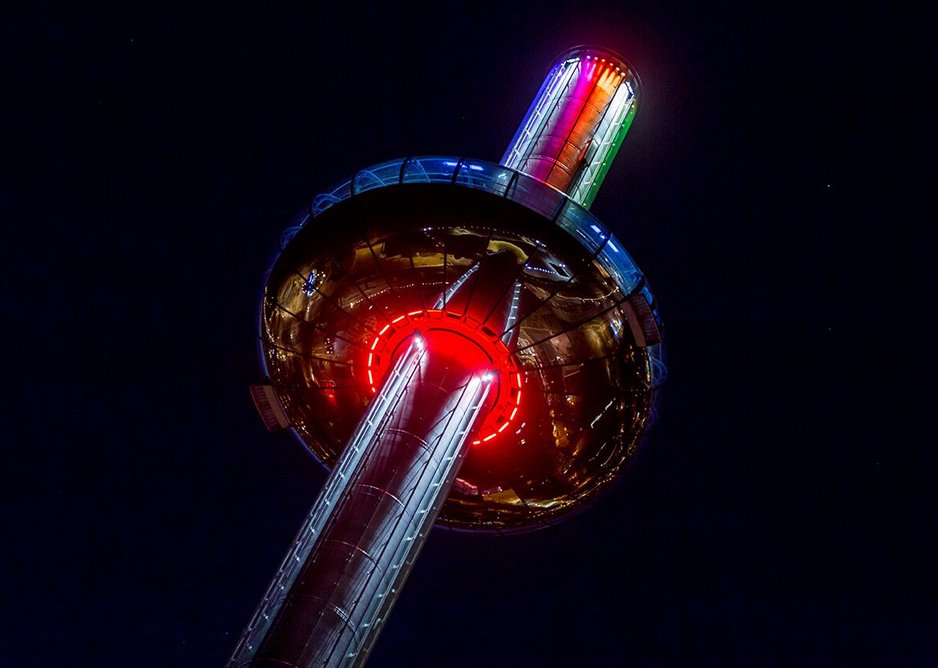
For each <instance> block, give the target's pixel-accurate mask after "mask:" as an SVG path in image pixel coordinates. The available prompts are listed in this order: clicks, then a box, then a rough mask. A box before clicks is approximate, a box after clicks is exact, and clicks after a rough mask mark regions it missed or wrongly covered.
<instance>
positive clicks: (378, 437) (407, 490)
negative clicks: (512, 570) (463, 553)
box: [228, 338, 489, 668]
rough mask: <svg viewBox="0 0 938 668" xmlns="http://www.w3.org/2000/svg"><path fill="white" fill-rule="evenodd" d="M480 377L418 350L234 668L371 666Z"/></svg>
mask: <svg viewBox="0 0 938 668" xmlns="http://www.w3.org/2000/svg"><path fill="white" fill-rule="evenodd" d="M484 372H485V370H484V369H482V370H480V369H472V368H466V366H464V365H462V364H461V363H460V361H459V360H458V359H455V358H453V357H451V356H445V355H435V354H434V353H433V351H430V350H427V349H426V348H425V344H424V343H423V342H422V340H421V339H419V338H415V339H414V340H413V341H412V343H411V345H410V347H409V348H408V349H407V350H406V351H405V352H404V353H403V354H402V355H401V356H400V357H399V358H398V360H397V362H396V364H395V366H394V368H393V369H392V371H391V372H390V373H389V374H388V376H387V378H386V380H385V381H384V383H383V385H382V387H381V389H380V391H379V392H378V394H377V395H376V397H375V398H374V399H373V400H372V403H371V404H370V405H369V408H368V410H367V411H366V413H365V415H364V417H363V418H362V420H361V422H360V423H359V425H358V427H357V428H356V431H355V433H354V434H353V436H352V438H351V439H350V441H349V444H348V446H347V447H346V448H345V450H344V451H343V453H342V455H341V456H340V458H339V461H338V462H337V464H336V466H335V468H334V469H333V471H332V474H331V475H330V476H329V479H328V480H327V481H326V485H325V487H324V488H323V491H322V493H321V494H320V496H319V498H318V499H317V501H316V504H315V505H314V506H313V510H312V511H311V513H310V515H309V517H308V518H307V521H306V523H305V524H304V526H303V528H302V530H301V531H300V534H299V536H298V537H297V540H296V542H295V544H294V547H293V549H292V550H291V551H290V552H289V553H288V554H287V557H286V559H285V560H284V563H283V566H282V567H281V569H280V571H279V572H278V574H277V576H276V577H275V578H274V581H273V582H272V583H271V586H270V588H269V590H268V593H267V596H265V598H264V601H263V602H262V603H261V605H260V607H259V608H258V610H257V612H256V613H255V616H254V618H253V620H252V622H251V624H250V625H249V626H248V628H247V630H246V631H245V633H244V636H243V637H242V639H241V642H240V643H239V644H238V647H237V648H236V649H235V652H234V655H233V656H232V658H231V661H230V662H229V664H228V665H229V667H231V668H240V667H243V666H253V667H261V666H263V667H274V666H276V667H277V668H283V666H296V667H302V668H312V667H313V666H316V667H317V668H320V667H323V666H328V667H330V668H331V667H339V666H342V667H344V668H349V667H357V666H361V665H363V664H364V662H365V659H366V658H367V656H368V653H369V652H370V650H371V648H372V646H373V645H374V642H375V640H376V639H377V636H378V633H379V632H380V630H381V627H382V625H383V623H384V621H385V619H386V618H387V615H388V613H389V612H390V609H391V607H392V606H393V604H394V601H395V600H396V598H397V594H398V593H399V592H400V590H401V587H402V585H403V583H404V581H405V579H406V578H407V575H408V574H409V572H410V569H411V566H412V565H413V563H414V560H415V559H416V557H417V554H418V553H419V551H420V549H421V547H422V546H423V543H424V541H425V539H426V537H427V535H428V533H429V531H430V528H431V527H432V525H433V522H434V520H435V519H436V516H437V514H438V513H439V510H440V507H441V506H442V504H443V502H444V501H445V500H446V497H447V495H448V494H449V491H450V489H451V487H452V484H453V481H454V479H455V476H456V473H457V472H458V470H459V465H460V464H461V462H462V460H463V458H464V457H465V454H466V451H467V449H468V444H469V443H470V437H471V435H472V431H473V427H474V425H475V423H476V421H477V418H478V417H480V416H481V415H482V414H483V413H484V411H483V406H484V404H485V400H486V397H487V395H488V391H489V381H488V379H487V378H486V377H485V375H484Z"/></svg>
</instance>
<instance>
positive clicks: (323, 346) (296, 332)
mask: <svg viewBox="0 0 938 668" xmlns="http://www.w3.org/2000/svg"><path fill="white" fill-rule="evenodd" d="M637 104H638V79H637V77H636V76H635V73H634V72H633V71H632V69H631V68H630V67H629V66H628V64H627V63H625V61H623V60H622V59H621V58H619V57H618V56H616V55H615V54H614V53H612V52H610V51H608V50H605V49H597V48H586V47H579V48H576V49H572V50H570V51H567V52H565V53H564V54H562V55H561V56H560V58H558V59H557V61H556V62H555V64H554V65H553V67H552V68H551V69H550V71H549V73H548V75H547V78H546V80H545V81H544V84H543V85H542V86H541V89H540V92H539V93H538V94H537V97H536V98H535V100H534V103H533V104H532V105H531V109H530V111H529V112H528V114H527V116H526V117H525V119H524V122H523V123H522V124H521V127H520V128H519V129H518V132H517V134H516V135H515V137H514V139H513V140H512V142H511V144H510V146H509V148H508V150H507V151H506V153H505V156H504V158H503V160H502V162H501V164H496V163H493V162H489V161H485V160H478V159H475V158H467V157H457V156H409V157H405V158H399V159H396V160H389V161H387V162H383V163H380V164H377V165H372V166H370V167H366V168H364V169H361V170H359V171H358V172H356V173H355V174H353V175H352V176H351V177H349V178H347V179H345V180H343V181H341V182H339V183H338V184H337V185H335V186H333V187H332V188H330V189H329V190H327V191H325V192H323V193H320V194H319V195H317V196H316V197H314V198H312V199H311V200H310V202H309V205H308V206H307V207H306V208H304V209H303V210H302V211H301V212H300V214H299V216H298V217H297V219H296V221H295V222H294V224H293V225H292V226H290V227H289V228H288V229H287V230H286V232H284V234H283V235H282V237H281V248H280V252H279V253H278V255H277V257H276V259H275V260H274V262H273V264H272V266H271V267H270V269H269V271H268V273H267V275H266V276H265V277H264V296H263V299H262V301H261V304H260V317H259V322H258V325H259V327H258V343H259V353H260V361H261V371H262V376H263V378H262V380H261V382H259V383H258V384H257V385H254V386H252V387H251V394H252V396H253V398H254V401H255V404H256V406H257V408H258V411H259V413H260V415H261V418H262V419H263V421H264V424H265V425H266V426H267V428H268V429H270V430H271V431H274V430H278V429H288V430H290V431H291V432H292V433H293V434H294V435H295V436H296V438H297V439H298V440H299V441H300V442H301V443H302V444H303V446H304V447H305V448H307V449H308V450H309V452H310V454H311V455H312V456H313V457H315V458H316V459H317V460H318V461H319V462H320V463H321V464H322V465H323V466H325V467H326V468H327V469H329V470H330V474H329V477H328V479H327V480H326V483H325V485H324V486H323V488H322V489H321V490H320V492H319V496H318V498H317V499H316V501H315V503H314V504H313V506H312V509H311V510H310V513H309V515H308V516H307V518H306V520H305V521H304V522H303V525H302V526H301V528H300V531H299V533H298V534H297V537H296V539H295V540H294V542H293V544H292V545H291V546H290V549H289V550H288V552H287V555H286V556H285V558H284V559H283V562H282V563H281V565H280V568H279V569H278V571H277V572H276V575H275V576H274V578H273V580H272V581H271V583H270V586H269V587H268V588H267V591H266V593H265V594H264V596H263V598H262V599H261V602H260V604H259V606H258V608H257V610H256V612H255V613H254V616H253V617H252V618H251V620H250V622H249V623H248V626H247V628H246V629H245V631H244V634H243V635H242V636H241V639H240V641H239V642H238V644H237V646H236V647H235V650H234V653H233V654H232V657H231V659H230V661H229V663H228V666H229V667H230V668H247V667H254V668H261V667H263V668H283V667H284V666H291V667H294V668H313V667H316V668H324V667H325V668H339V667H341V668H357V667H360V666H363V665H364V663H365V662H366V660H367V658H368V655H369V653H370V652H371V650H372V648H373V647H374V646H375V642H376V641H377V640H378V637H379V634H380V632H381V629H382V628H383V626H384V623H385V621H386V620H387V618H388V615H389V614H390V612H391V609H392V608H393V606H394V603H395V601H396V600H397V597H398V595H399V594H400V591H401V589H402V588H403V586H404V584H405V582H406V580H407V576H408V574H409V573H410V572H411V569H412V568H413V567H414V564H415V561H416V559H417V556H418V554H419V553H420V549H421V547H422V546H423V545H424V543H425V542H426V540H427V538H428V537H429V535H430V531H431V529H432V528H433V527H434V526H443V527H447V528H450V529H454V530H458V531H467V532H485V533H498V534H505V533H513V532H520V531H529V530H532V529H536V528H538V527H543V526H547V525H550V524H553V523H555V522H559V521H562V520H564V519H565V518H567V517H570V516H571V515H572V514H573V513H575V512H578V511H580V510H583V509H584V508H586V507H588V506H589V505H590V504H592V503H594V502H595V501H596V500H597V499H598V498H599V497H600V496H601V494H602V492H603V491H604V490H607V489H609V487H610V486H611V485H612V484H613V483H614V482H615V481H616V480H617V479H619V478H620V477H621V475H622V474H623V472H624V471H625V469H626V467H627V466H628V464H629V463H630V462H631V461H632V459H633V458H634V456H635V453H636V451H637V448H638V447H639V444H640V443H641V441H642V439H643V437H644V435H645V433H646V432H647V430H648V428H649V427H650V425H651V424H652V422H653V417H654V407H655V399H656V397H657V393H658V388H659V386H660V385H661V383H662V382H663V380H664V378H665V375H666V368H665V362H664V351H663V347H662V335H661V329H662V324H661V318H660V314H659V312H658V307H657V302H656V301H655V297H654V295H653V294H652V291H651V288H650V286H649V284H648V281H647V279H646V277H645V275H644V274H643V273H642V271H641V270H640V269H639V268H638V266H637V265H636V263H635V261H634V260H633V259H632V257H631V256H630V255H629V253H628V252H627V251H626V248H625V245H624V244H622V242H621V241H620V240H618V239H616V238H615V237H614V236H613V234H612V231H611V230H610V229H609V227H608V226H607V225H605V224H604V223H602V222H601V221H600V220H599V219H597V218H596V217H595V216H594V215H592V214H591V213H590V212H589V210H588V207H589V205H590V204H591V203H592V201H593V199H594V197H595V196H596V193H597V191H598V189H599V187H600V185H601V183H602V180H603V178H604V176H605V174H606V172H607V170H608V169H609V165H610V163H611V161H612V159H613V157H614V156H615V154H616V152H617V151H618V149H619V146H620V144H621V143H622V139H623V137H624V136H625V134H626V132H627V130H628V128H629V126H630V124H631V123H632V120H633V119H634V117H635V113H636V109H637ZM442 604H443V602H442V601H441V605H442Z"/></svg>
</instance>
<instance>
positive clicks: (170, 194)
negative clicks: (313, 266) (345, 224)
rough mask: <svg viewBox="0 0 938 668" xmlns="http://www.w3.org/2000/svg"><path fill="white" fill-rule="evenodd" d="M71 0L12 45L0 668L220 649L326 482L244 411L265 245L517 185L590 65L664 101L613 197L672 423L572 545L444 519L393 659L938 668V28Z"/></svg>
mask: <svg viewBox="0 0 938 668" xmlns="http://www.w3.org/2000/svg"><path fill="white" fill-rule="evenodd" d="M73 4H75V5H76V6H75V7H72V8H65V7H60V6H56V5H54V4H49V3H37V4H35V5H34V8H33V9H32V10H30V13H29V15H26V14H25V13H23V12H25V10H22V9H20V10H16V11H18V12H20V13H23V14H22V15H20V16H14V17H7V19H5V21H4V23H3V24H2V26H0V42H2V43H3V44H4V45H5V46H6V50H7V51H8V55H7V57H6V58H5V59H4V60H5V65H4V68H3V75H2V81H3V91H4V92H3V95H2V99H3V104H2V112H0V113H2V118H3V142H4V145H5V150H4V154H5V156H6V160H5V162H6V163H7V164H6V168H5V169H4V170H3V171H4V177H3V179H2V181H3V183H2V187H0V193H2V197H3V212H4V214H3V218H4V223H5V224H4V226H3V229H4V236H3V238H4V243H3V244H2V258H3V262H2V267H3V288H4V297H3V313H4V320H5V324H4V332H5V335H6V337H7V344H6V346H5V348H6V361H5V368H6V369H7V376H6V378H7V380H6V384H5V391H4V395H5V399H4V401H3V404H4V411H3V433H4V434H5V436H4V439H3V442H4V454H5V457H4V465H3V467H2V469H3V473H4V477H5V478H8V480H6V481H5V482H4V484H3V485H2V495H3V496H2V498H3V505H2V517H3V527H4V529H3V536H4V538H3V547H2V548H0V555H2V559H3V562H2V564H3V568H2V575H0V583H2V589H0V600H2V608H0V610H2V617H0V665H2V666H4V667H6V666H10V667H15V668H20V667H22V668H50V667H57V666H114V667H125V666H126V667H136V666H154V667H156V666H158V667H160V668H165V667H166V666H194V667H201V666H221V665H223V663H224V662H225V661H226V660H227V658H228V656H229V654H230V652H231V650H232V648H233V646H234V643H235V642H236V640H237V638H238V636H239V635H240V633H241V631H242V629H243V627H244V626H245V624H246V623H247V622H248V620H249V618H250V616H251V614H252V613H253V611H254V608H255V606H256V604H257V602H258V600H259V599H260V597H261V595H262V594H263V592H264V590H265V588H266V586H267V583H268V582H269V580H270V578H271V577H272V576H273V574H274V572H275V570H276V568H277V566H278V565H279V562H280V560H281V558H282V556H283V554H284V553H285V552H286V549H287V547H288V545H289V543H290V542H291V540H292V539H293V536H294V534H295V532H296V531H297V529H298V528H299V526H300V523H301V521H302V518H303V517H304V516H305V513H306V512H307V510H308V508H309V507H310V506H311V505H312V503H313V500H314V499H315V497H316V494H317V492H318V490H319V487H320V486H321V484H322V482H323V480H324V479H325V473H324V472H323V471H322V470H321V469H320V468H319V467H318V466H317V464H316V462H315V461H314V460H313V459H312V458H311V457H310V456H309V455H308V454H307V453H306V452H305V451H304V449H303V448H302V447H301V446H300V444H299V443H298V442H297V441H295V440H294V439H293V438H292V437H291V436H290V435H289V434H288V433H286V432H284V433H278V434H268V433H267V432H266V431H265V429H264V427H263V425H262V423H261V421H260V419H259V417H258V416H257V414H256V412H255V410H254V408H253V405H252V403H251V400H250V397H249V394H248V389H247V388H248V385H249V384H251V383H254V382H259V381H260V380H261V374H260V368H259V364H258V362H257V357H256V338H255V336H256V329H255V327H256V317H257V308H258V301H259V295H260V289H261V278H262V276H263V273H264V271H265V269H266V267H267V265H268V263H269V261H270V260H271V258H272V256H273V254H274V252H275V251H276V249H277V247H278V242H279V236H280V233H281V231H282V230H283V229H284V228H285V227H286V226H287V225H288V224H289V223H290V221H291V219H292V217H293V216H294V215H295V214H296V213H297V212H298V211H299V210H300V209H301V208H302V207H303V206H304V205H305V204H306V203H307V202H308V201H309V199H310V198H311V197H312V196H314V195H315V194H317V193H318V192H320V191H322V190H325V189H326V188H327V187H328V186H329V185H331V184H333V183H334V182H336V181H338V180H340V179H342V178H344V177H347V176H348V175H350V174H351V173H352V172H353V171H355V170H356V169H358V168H361V167H364V166H367V165H370V164H373V163H376V162H379V161H382V160H385V159H391V158H396V157H402V156H406V155H414V154H418V155H419V154H451V155H467V156H474V157H478V158H482V159H489V160H492V161H497V160H498V159H499V158H500V157H501V154H502V151H503V150H504V148H505V146H506V145H507V143H508V142H509V140H510V139H511V137H512V135H513V133H514V130H515V128H516V126H517V124H518V123H519V122H520V121H521V119H522V117H523V115H524V113H525V111H526V110H527V106H528V104H529V102H530V100H531V98H532V97H533V96H534V94H535V93H536V91H537V88H538V86H539V84H540V82H541V80H542V78H543V76H544V74H545V73H546V70H547V68H548V66H549V65H550V63H551V61H552V59H553V58H554V57H555V56H556V55H557V54H558V53H559V52H560V51H562V50H564V49H566V48H568V47H570V46H574V45H576V44H580V43H597V44H601V45H605V46H608V47H611V48H613V49H615V50H617V51H619V52H620V53H622V54H623V55H624V56H625V58H626V59H628V60H629V61H630V62H631V63H632V64H633V65H634V67H635V68H636V69H637V71H638V72H639V74H640V76H641V78H642V83H643V90H644V94H645V98H644V101H643V107H642V109H641V111H640V112H639V115H638V118H637V120H636V121H635V123H634V125H633V126H632V130H631V132H630V134H629V136H628V137H627V139H626V141H625V144H624V145H623V148H622V150H621V151H620V153H619V157H618V159H617V162H616V165H615V166H614V167H613V169H612V171H611V172H610V174H609V177H608V178H607V180H606V182H605V185H604V186H603V189H602V191H601V192H600V194H599V197H598V198H597V201H596V203H595V205H594V206H593V211H594V213H596V214H597V215H598V216H599V217H600V219H602V220H603V221H604V222H606V223H607V224H609V225H610V226H612V228H613V229H614V230H615V232H616V234H617V236H618V237H619V239H621V240H622V241H623V242H624V243H625V244H626V246H627V247H628V248H629V250H630V252H631V253H632V255H633V256H634V257H635V259H636V261H637V262H638V264H639V265H640V266H641V267H642V269H643V270H644V271H645V272H646V274H647V275H648V276H649V278H650V281H651V283H652V285H653V287H654V289H655V293H656V296H657V298H658V300H659V303H660V305H661V311H662V315H663V318H664V321H665V327H666V330H665V334H666V342H667V345H668V353H669V360H670V370H671V375H670V377H669V379H668V382H667V384H666V386H665V390H664V392H663V394H662V397H661V402H660V407H659V408H660V416H661V419H660V422H659V424H658V426H657V428H656V429H655V430H654V432H653V433H652V434H651V436H650V438H649V440H648V441H647V443H646V446H645V448H644V450H643V451H642V453H641V455H640V456H639V457H638V459H637V461H636V462H635V464H634V465H633V466H632V469H631V471H630V473H629V475H628V476H626V478H625V479H624V480H623V482H622V483H621V484H620V485H618V486H617V487H616V488H615V489H614V490H613V491H612V492H610V493H609V494H608V495H607V496H606V497H605V498H604V499H603V500H602V502H601V503H599V504H598V505H597V506H596V507H594V508H593V509H591V510H589V511H588V512H586V513H583V514H580V515H579V516H576V517H575V518H573V519H571V520H569V521H568V522H566V523H564V524H562V525H561V526H558V527H554V528H550V529H546V530H543V531H539V532H535V533H531V534H526V535H522V536H516V537H496V538H490V537H484V536H467V535H462V534H453V533H447V532H443V531H437V532H435V533H434V535H433V536H432V537H431V539H430V541H429V542H428V544H427V547H426V549H425V550H424V552H423V554H422V555H421V557H420V559H419V561H418V564H417V567H416V568H415V570H414V572H413V575H412V576H411V578H410V580H409V582H408V584H407V587H406V589H405V591H404V593H403V595H402V596H401V598H400V600H399V602H398V604H397V606H396V608H395V610H394V613H393V614H392V615H391V618H390V621H389V623H388V625H387V626H386V628H385V631H384V633H383V635H382V636H381V639H380V640H379V642H378V645H377V648H376V650H375V652H374V654H373V655H372V660H371V662H370V663H369V666H374V667H376V668H378V667H391V668H398V667H405V666H406V667H409V666H415V667H440V666H445V667H453V668H458V667H463V666H466V667H470V666H471V667H473V668H478V667H480V666H485V667H492V666H511V667H512V668H534V667H558V668H559V667H568V666H569V667H578V666H602V667H605V666H654V667H657V666H675V667H679V666H740V667H753V666H760V667H761V666H766V667H769V666H773V667H774V666H778V667H783V666H785V667H787V666H825V667H827V666H831V667H832V666H867V665H868V666H934V665H938V640H936V638H938V575H936V572H938V567H936V563H938V549H936V547H938V539H936V537H935V536H936V533H938V530H936V516H938V515H936V510H938V504H936V491H935V486H936V479H938V478H936V474H938V456H936V448H935V443H936V441H938V439H936V438H935V435H934V433H935V405H936V391H935V384H934V382H933V377H934V376H933V375H932V372H933V370H934V369H933V367H934V362H935V353H934V347H933V341H934V339H933V338H932V335H933V334H934V330H935V325H936V315H935V310H934V304H933V292H932V289H931V286H930V285H929V281H927V280H926V277H927V276H929V275H930V274H933V273H934V271H935V270H934V259H933V252H932V246H931V245H930V244H929V243H928V241H927V238H928V231H929V228H930V227H933V225H934V218H929V217H927V215H926V213H925V208H926V205H927V204H928V203H929V202H933V200H934V196H935V195H934V193H935V186H934V182H933V179H928V178H927V177H928V176H931V177H934V175H935V171H934V166H933V163H932V160H933V156H934V152H933V139H932V135H933V123H932V122H931V121H933V119H934V106H933V105H931V106H930V105H928V104H925V101H924V100H923V99H922V91H923V90H928V88H929V87H933V86H934V80H935V74H936V70H938V67H936V58H935V55H934V50H933V49H934V44H935V43H936V36H935V33H934V26H935V25H936V20H935V19H936V15H935V11H934V10H932V11H931V13H930V14H927V15H924V14H923V15H915V14H913V13H912V12H911V11H909V12H901V13H900V11H899V10H898V9H889V6H888V5H883V6H882V7H881V8H879V9H874V8H869V7H866V6H865V5H864V7H865V8H863V9H861V8H860V4H857V3H852V4H848V3H845V2H835V3H824V4H823V6H818V7H815V8H813V9H811V10H809V11H806V10H800V11H796V10H795V8H794V7H792V6H791V5H790V3H746V4H741V5H739V6H736V5H734V4H733V3H719V2H717V3H690V2H688V3H680V2H670V1H669V0H665V1H663V2H662V1H660V0H659V1H655V2H642V3H639V2H636V3H618V4H617V3H610V2H577V3H570V4H558V3H550V2H540V3H531V4H528V5H525V6H521V5H511V6H501V5H496V4H493V5H491V6H486V5H483V4H482V3H466V2H447V3H436V4H433V5H428V6H427V7H424V8H422V9H402V8H393V7H392V4H394V3H375V4H370V3H335V4H334V5H330V6H325V5H323V6H317V5H316V4H315V3H304V4H298V5H296V6H269V5H268V3H260V2H258V3H244V4H243V6H235V5H234V4H232V3H217V4H215V5H214V6H210V5H209V4H207V3H206V4H203V3H197V2H189V3H158V4H154V5H153V6H152V7H144V6H142V5H140V4H138V3H114V5H113V6H110V7H108V6H105V5H103V4H97V3H95V4H94V6H91V5H90V4H89V6H86V7H84V8H80V9H79V8H77V5H79V4H82V3H73ZM926 121H928V123H926ZM927 164H928V165H930V170H929V168H928V167H926V165H927ZM929 171H930V173H929Z"/></svg>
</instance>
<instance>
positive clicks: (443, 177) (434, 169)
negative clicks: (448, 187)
mask: <svg viewBox="0 0 938 668" xmlns="http://www.w3.org/2000/svg"><path fill="white" fill-rule="evenodd" d="M458 164H459V160H458V159H457V158H451V157H422V158H411V159H410V160H409V161H408V162H407V165H406V166H405V167H404V178H403V179H402V181H401V183H450V182H451V181H452V180H453V171H454V170H455V169H456V166H457V165H458Z"/></svg>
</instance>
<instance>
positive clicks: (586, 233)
mask: <svg viewBox="0 0 938 668" xmlns="http://www.w3.org/2000/svg"><path fill="white" fill-rule="evenodd" d="M557 225H559V226H560V227H561V228H563V229H564V230H566V231H567V232H569V233H570V234H572V235H573V236H574V237H575V238H576V239H577V240H578V241H579V242H580V243H582V244H583V245H584V246H586V248H587V249H589V251H590V252H592V253H595V252H596V251H598V250H599V248H600V247H601V246H602V245H603V242H604V241H605V240H606V237H608V236H609V230H608V228H606V227H605V226H604V225H603V224H602V223H600V222H599V221H598V220H596V219H595V218H594V217H593V216H591V215H590V214H589V212H587V211H586V209H584V208H582V207H580V206H578V205H576V204H574V203H573V202H569V201H568V202H567V205H566V206H564V207H563V210H561V212H560V215H559V216H557Z"/></svg>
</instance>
